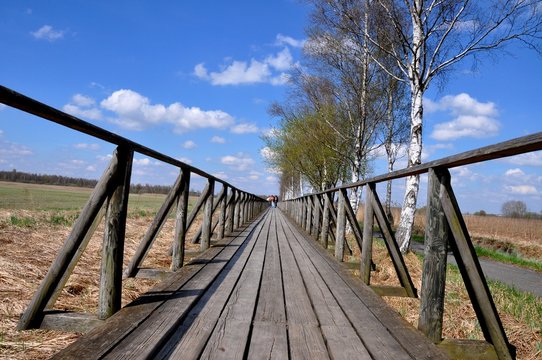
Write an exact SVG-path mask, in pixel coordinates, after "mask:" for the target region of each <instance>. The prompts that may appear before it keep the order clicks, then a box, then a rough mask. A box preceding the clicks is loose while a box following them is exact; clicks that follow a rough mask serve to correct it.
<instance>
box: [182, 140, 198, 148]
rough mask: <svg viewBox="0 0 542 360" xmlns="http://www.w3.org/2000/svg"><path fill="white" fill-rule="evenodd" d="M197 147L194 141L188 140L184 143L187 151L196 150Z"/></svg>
mask: <svg viewBox="0 0 542 360" xmlns="http://www.w3.org/2000/svg"><path fill="white" fill-rule="evenodd" d="M196 146H197V145H196V143H195V142H193V141H192V140H187V141H185V142H184V143H183V148H185V149H193V148H195V147H196Z"/></svg>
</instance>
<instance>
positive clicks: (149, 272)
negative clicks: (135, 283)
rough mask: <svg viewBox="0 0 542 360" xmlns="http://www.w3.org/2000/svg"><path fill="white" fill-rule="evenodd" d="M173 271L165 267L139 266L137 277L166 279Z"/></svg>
mask: <svg viewBox="0 0 542 360" xmlns="http://www.w3.org/2000/svg"><path fill="white" fill-rule="evenodd" d="M169 274H171V271H167V270H164V269H149V268H137V272H136V273H135V277H136V278H138V279H153V280H165V279H166V278H167V277H168V276H169Z"/></svg>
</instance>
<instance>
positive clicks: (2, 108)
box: [0, 104, 8, 111]
mask: <svg viewBox="0 0 542 360" xmlns="http://www.w3.org/2000/svg"><path fill="white" fill-rule="evenodd" d="M7 107H8V106H7V105H6V104H0V111H2V110H4V109H5V108H7Z"/></svg>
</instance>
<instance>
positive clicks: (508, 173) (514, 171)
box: [504, 168, 525, 177]
mask: <svg viewBox="0 0 542 360" xmlns="http://www.w3.org/2000/svg"><path fill="white" fill-rule="evenodd" d="M504 174H505V175H506V176H510V177H518V176H524V175H525V173H524V172H523V171H522V170H521V169H518V168H515V169H508V170H506V172H505V173H504Z"/></svg>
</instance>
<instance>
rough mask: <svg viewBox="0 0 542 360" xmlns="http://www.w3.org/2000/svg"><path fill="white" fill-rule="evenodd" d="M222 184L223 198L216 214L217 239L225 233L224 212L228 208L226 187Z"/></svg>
mask: <svg viewBox="0 0 542 360" xmlns="http://www.w3.org/2000/svg"><path fill="white" fill-rule="evenodd" d="M223 186H224V199H222V203H221V204H220V214H219V216H218V239H219V240H220V239H223V238H224V234H225V233H226V212H227V209H228V187H227V186H226V185H223Z"/></svg>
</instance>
